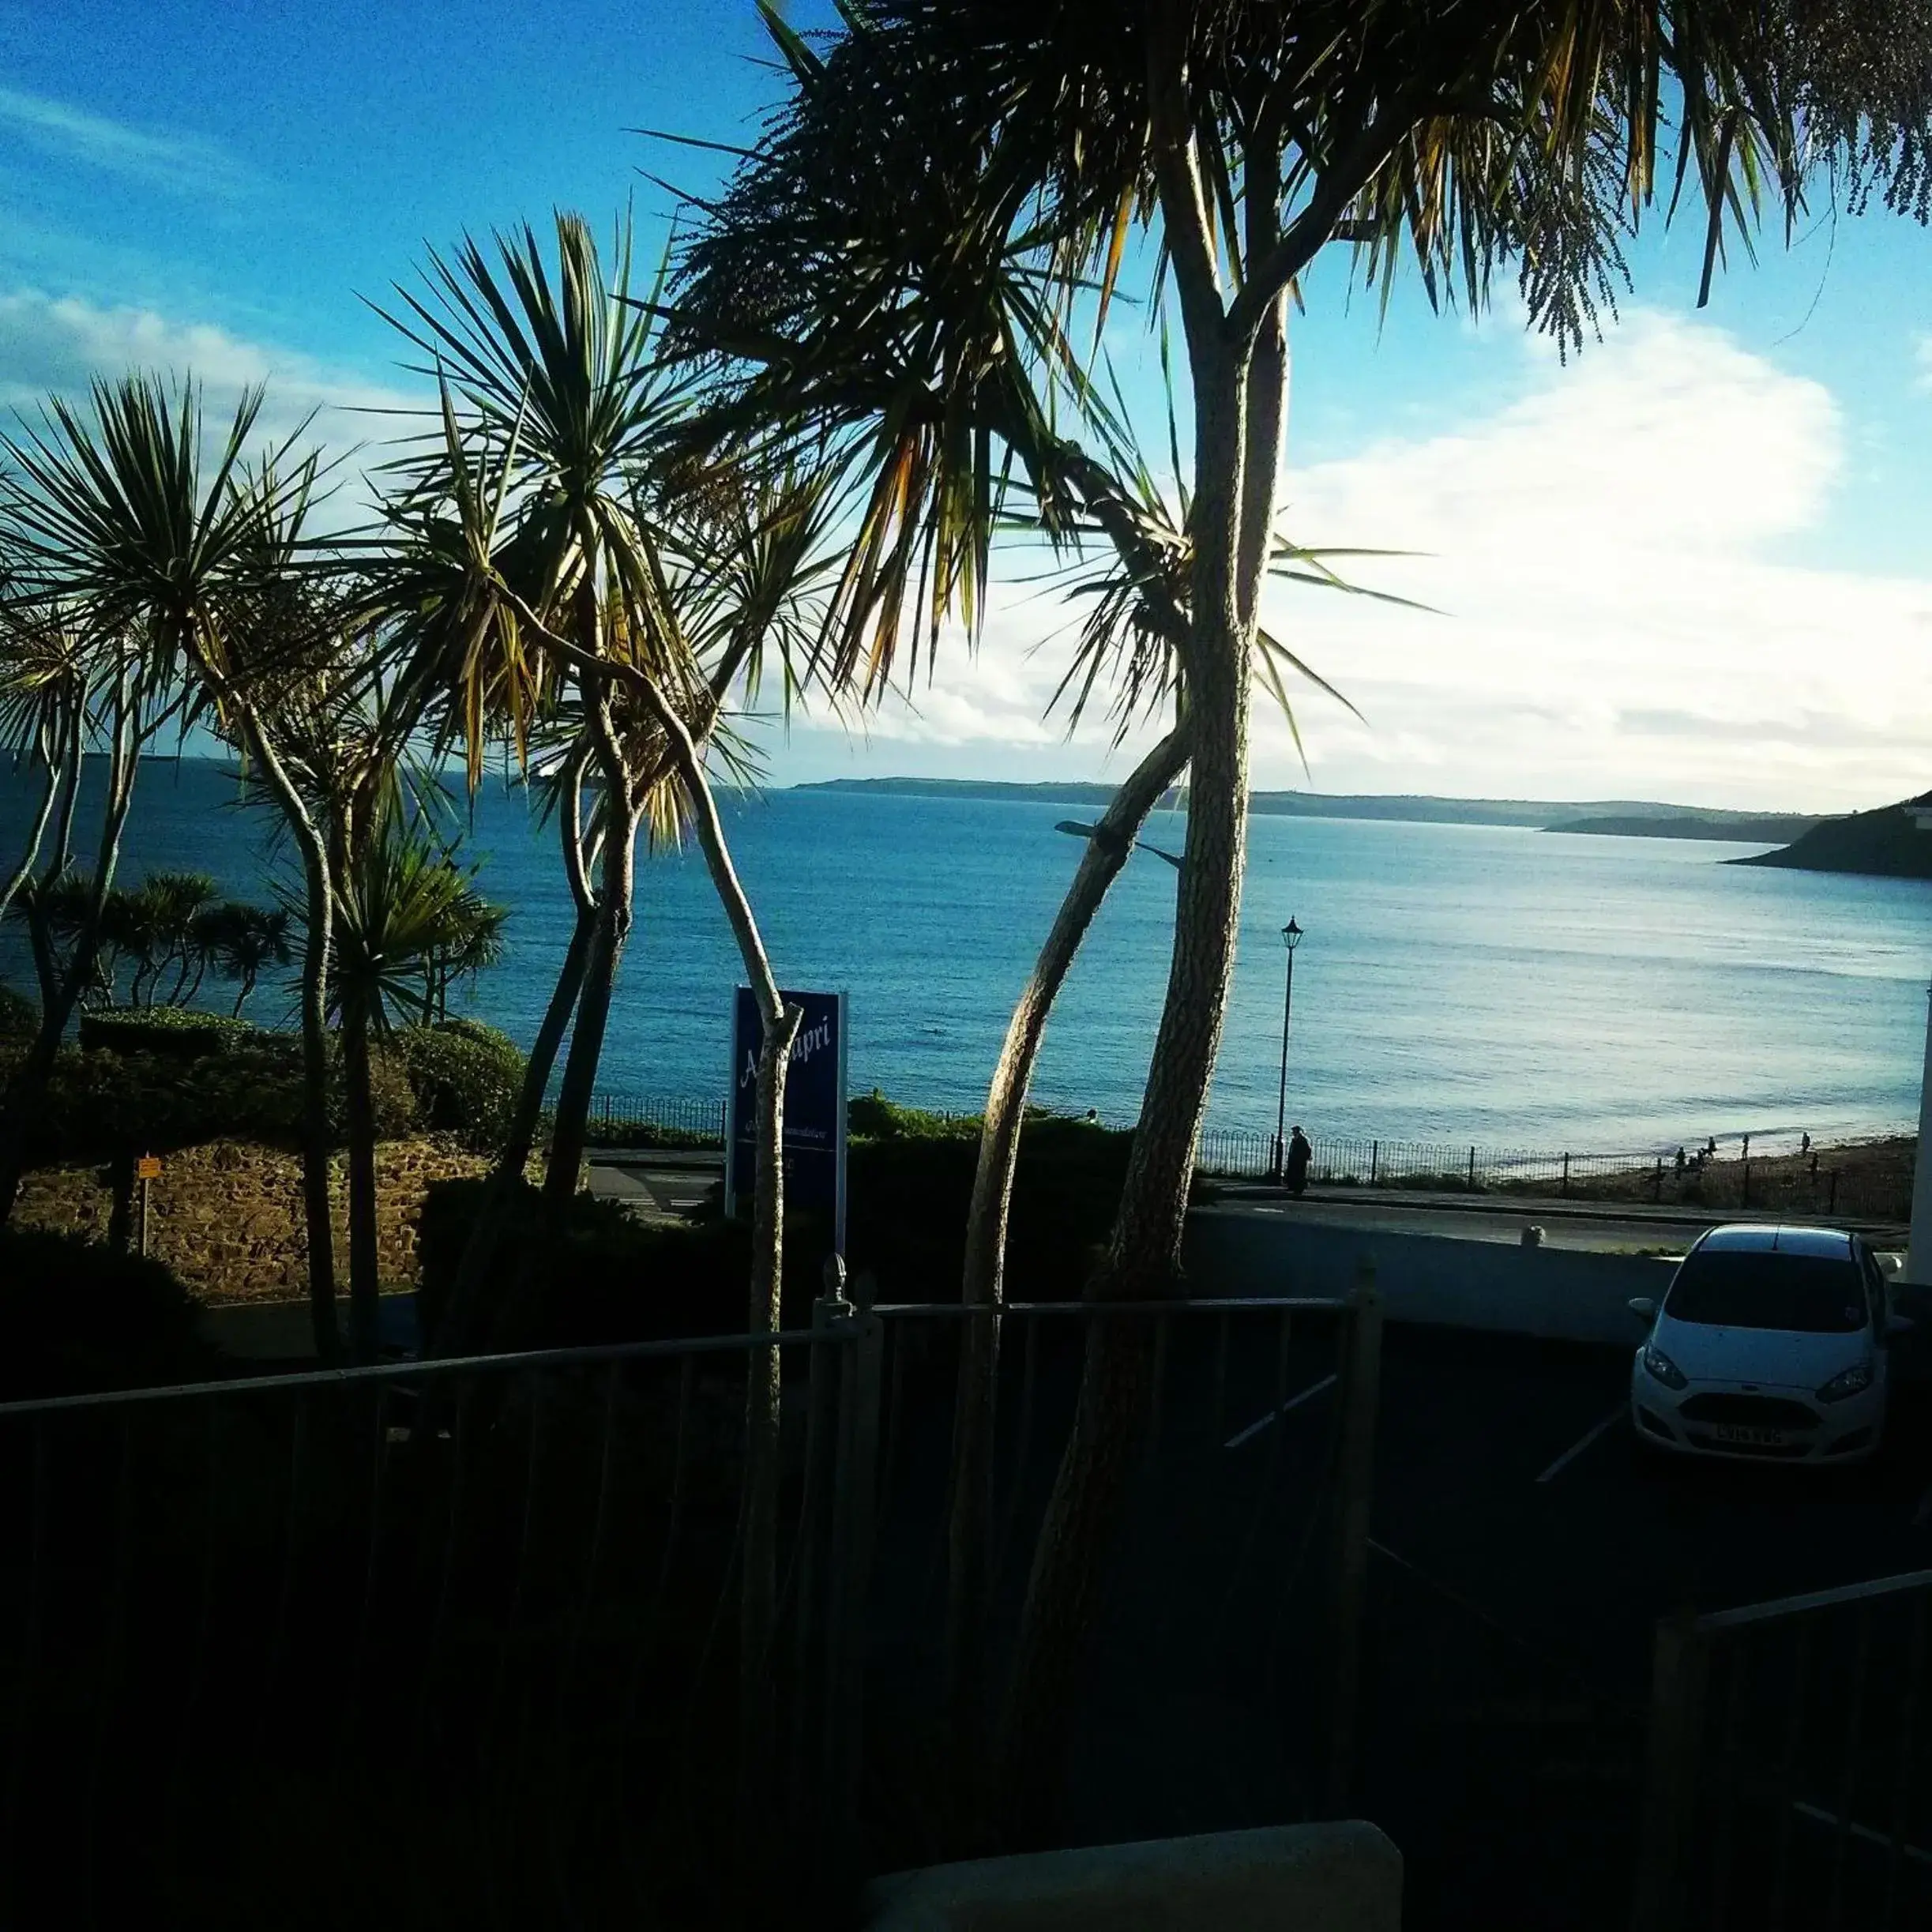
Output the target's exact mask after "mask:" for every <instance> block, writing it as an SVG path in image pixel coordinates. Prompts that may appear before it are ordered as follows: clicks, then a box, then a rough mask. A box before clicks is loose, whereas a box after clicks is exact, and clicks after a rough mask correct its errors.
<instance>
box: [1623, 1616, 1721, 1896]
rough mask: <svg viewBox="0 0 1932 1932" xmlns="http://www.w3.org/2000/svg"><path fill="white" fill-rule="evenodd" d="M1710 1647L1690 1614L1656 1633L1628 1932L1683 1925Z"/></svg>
mask: <svg viewBox="0 0 1932 1932" xmlns="http://www.w3.org/2000/svg"><path fill="white" fill-rule="evenodd" d="M1710 1660H1711V1659H1710V1638H1709V1637H1708V1636H1706V1635H1705V1633H1704V1632H1703V1631H1702V1630H1701V1629H1699V1628H1698V1626H1697V1618H1696V1616H1695V1614H1693V1613H1692V1612H1691V1611H1682V1612H1680V1613H1679V1614H1678V1615H1676V1616H1675V1617H1666V1618H1663V1621H1662V1622H1659V1624H1658V1626H1657V1637H1656V1648H1655V1649H1654V1650H1653V1652H1652V1663H1651V1675H1650V1736H1649V1742H1648V1746H1647V1749H1646V1753H1645V1761H1644V1809H1643V1821H1642V1826H1641V1836H1640V1837H1639V1839H1638V1841H1637V1885H1636V1892H1635V1896H1634V1897H1633V1900H1632V1902H1631V1911H1630V1926H1631V1932H1684V1928H1685V1927H1686V1925H1687V1923H1688V1912H1689V1908H1690V1852H1691V1845H1692V1842H1693V1827H1694V1824H1695V1820H1696V1814H1697V1775H1698V1770H1699V1761H1700V1759H1701V1756H1702V1753H1703V1745H1704V1706H1705V1690H1706V1687H1707V1686H1708V1682H1709V1678H1710Z"/></svg>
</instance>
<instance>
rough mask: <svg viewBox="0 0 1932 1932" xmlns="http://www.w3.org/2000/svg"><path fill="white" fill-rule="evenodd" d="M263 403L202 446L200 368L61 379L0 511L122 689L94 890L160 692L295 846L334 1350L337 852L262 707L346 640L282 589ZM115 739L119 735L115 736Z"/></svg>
mask: <svg viewBox="0 0 1932 1932" xmlns="http://www.w3.org/2000/svg"><path fill="white" fill-rule="evenodd" d="M261 403H262V392H261V390H260V389H249V390H247V391H246V392H244V393H243V394H242V397H241V398H240V399H239V401H238V402H237V404H236V406H235V415H234V416H233V418H232V419H231V422H230V423H229V424H228V426H227V430H226V432H225V433H224V434H223V435H222V436H221V437H220V438H219V439H218V440H216V442H213V443H212V445H209V444H207V443H205V439H204V437H203V433H202V430H203V425H202V416H201V392H200V390H199V389H198V388H197V385H195V384H194V382H193V381H191V380H190V381H187V382H183V383H182V384H181V385H179V387H178V388H177V389H173V390H170V389H169V388H168V387H167V385H165V384H164V383H163V382H161V381H160V378H156V377H152V376H147V375H141V374H135V375H130V376H128V377H126V378H123V379H122V380H121V381H119V382H115V383H107V382H96V383H95V384H94V385H93V388H92V408H91V411H89V412H87V413H86V414H83V413H82V412H80V411H79V410H77V409H76V408H73V406H71V405H70V404H68V403H66V402H65V401H63V400H61V399H59V398H58V397H56V398H55V399H53V400H50V402H49V403H48V404H47V410H46V412H45V415H44V418H43V422H42V424H41V426H40V427H39V428H37V429H36V428H26V429H24V430H22V431H21V434H19V435H17V436H13V437H0V451H4V453H5V454H6V456H7V457H8V458H9V459H10V460H11V463H12V465H13V473H12V474H11V475H10V476H9V478H8V479H7V481H6V502H5V513H6V524H7V526H8V528H9V530H10V532H11V533H12V536H13V545H14V547H15V548H16V550H17V552H18V553H19V554H21V555H23V556H24V558H27V559H28V563H29V565H30V566H31V577H32V584H33V588H34V591H35V593H36V597H37V598H38V600H39V603H38V607H39V608H41V609H43V610H47V611H52V610H55V609H58V610H61V611H66V612H69V613H71V614H73V617H74V618H75V620H76V621H77V622H80V623H81V625H82V626H83V627H84V629H85V633H86V634H87V635H88V636H89V637H92V638H95V639H98V640H100V644H99V645H98V646H97V648H100V649H102V650H103V651H106V652H109V653H110V654H111V661H112V664H113V671H112V675H111V678H109V677H108V676H107V674H103V680H102V682H103V686H106V687H107V688H108V689H110V690H112V691H113V692H114V693H115V697H114V699H113V701H112V705H111V710H112V716H113V718H114V719H115V720H116V722H115V724H113V725H112V727H111V735H112V742H113V743H114V744H115V746H116V747H117V750H115V755H114V757H113V759H112V760H111V766H110V778H109V799H108V810H107V831H106V832H105V833H103V863H100V864H97V865H96V868H95V870H94V874H93V878H94V883H95V886H96V890H97V892H99V893H103V894H104V893H105V892H106V890H107V887H108V886H109V885H111V882H112V871H113V867H112V864H111V858H112V855H113V852H114V851H115V850H118V840H119V834H120V828H121V825H122V821H124V820H125V818H126V810H127V802H126V792H127V791H128V788H129V787H131V784H132V781H133V765H134V762H135V755H136V754H137V750H138V746H139V743H140V742H142V741H143V739H144V737H145V735H146V734H148V733H151V732H152V730H153V729H154V728H156V727H155V724H154V723H153V722H152V719H153V717H154V716H155V714H156V712H157V709H158V708H157V705H156V698H157V696H159V695H160V694H162V693H167V694H170V695H171V698H172V700H173V701H175V702H177V703H179V704H180V705H182V706H183V707H184V708H185V712H186V715H190V716H194V717H197V718H205V720H208V721H209V722H210V723H211V724H213V725H214V726H215V727H216V729H218V730H220V731H222V732H223V733H224V735H227V736H229V737H230V738H231V739H232V741H233V742H235V743H236V744H237V745H238V746H239V747H240V748H241V750H242V752H243V754H244V755H245V756H246V758H247V760H248V761H249V763H250V766H251V768H252V769H253V770H254V772H257V774H258V775H259V776H260V778H261V781H262V783H263V784H265V786H266V787H267V788H268V790H269V792H270V793H271V795H273V798H274V799H275V801H276V805H277V806H278V807H279V809H280V811H281V813H282V815H283V817H284V819H285V821H286V822H287V824H288V829H289V831H290V833H291V836H293V838H294V839H295V843H296V844H297V846H298V848H299V851H300V854H301V858H302V863H303V875H304V881H305V886H306V898H307V903H308V905H309V907H310V911H311V915H312V917H311V919H310V925H309V931H308V938H309V951H308V957H306V960H305V961H304V966H303V994H302V1032H303V1208H304V1213H305V1218H306V1224H307V1235H308V1272H309V1298H310V1314H311V1317H312V1320H313V1322H314V1329H315V1340H316V1348H317V1350H318V1353H319V1354H320V1355H321V1357H322V1358H323V1359H324V1360H325V1361H333V1359H335V1356H336V1351H337V1348H338V1337H337V1334H336V1315H335V1262H334V1251H333V1238H332V1235H331V1233H330V1220H329V1084H328V1066H329V1043H328V1023H327V1017H326V1012H325V969H326V960H327V951H328V948H327V938H328V932H327V927H328V919H329V911H330V906H329V853H328V851H327V850H326V848H325V844H324V843H323V840H322V837H321V833H320V831H319V829H318V827H317V826H316V825H315V823H314V820H313V818H311V817H310V814H309V812H308V810H307V808H306V805H305V804H304V802H303V797H302V795H301V793H300V791H299V789H298V788H297V787H296V785H295V782H294V780H293V779H292V778H291V775H290V774H289V772H288V770H287V769H286V768H285V766H284V762H283V760H282V758H281V756H280V753H279V751H278V750H277V747H276V738H275V732H274V729H273V726H274V724H275V721H276V717H277V716H278V714H279V713H280V712H282V711H284V710H285V709H287V707H288V705H289V704H290V703H291V702H292V698H291V692H295V691H298V690H300V689H301V688H302V686H303V685H304V684H305V682H312V681H313V679H314V678H315V677H316V676H317V675H318V668H317V667H318V663H325V661H326V660H327V657H328V655H329V652H330V651H331V650H332V649H333V648H334V647H335V645H336V643H337V639H336V637H334V636H333V633H330V632H329V630H327V629H326V627H325V626H322V625H320V624H317V623H312V622H310V613H309V611H308V608H307V606H306V603H305V600H303V598H302V597H301V596H299V595H298V594H295V593H294V592H293V585H294V584H295V581H296V580H298V579H299V578H301V577H304V576H305V575H306V570H307V567H308V565H309V563H310V562H311V560H312V559H311V558H310V554H308V552H307V551H306V550H305V547H304V543H303V538H302V536H301V524H302V518H303V513H304V512H305V509H306V505H307V502H308V500H309V496H310V491H311V489H312V487H313V486H314V479H315V475H316V472H315V469H314V466H313V464H301V463H295V462H293V461H292V460H291V451H292V449H293V448H294V445H295V441H296V438H297V437H299V434H301V433H302V432H301V431H300V430H298V431H296V432H295V434H291V437H289V438H288V439H287V440H285V441H284V442H283V443H282V444H281V445H280V446H279V447H278V448H277V449H275V450H274V451H273V452H271V453H270V454H269V456H268V457H266V458H265V460H263V461H262V462H261V466H260V468H258V469H257V470H256V471H254V472H250V471H248V470H246V468H244V465H243V457H244V452H245V450H246V447H247V445H248V443H249V440H250V438H251V436H252V435H253V434H254V430H255V426H256V422H257V418H258V416H259V415H260V412H261ZM123 739H126V742H127V749H126V750H120V749H118V747H119V746H121V743H122V740H123ZM98 916H99V915H98V910H97V911H96V915H95V918H96V921H97V920H98ZM92 953H93V939H92V925H91V924H90V927H89V928H88V931H87V932H86V933H85V934H84V935H83V939H82V943H81V945H80V947H79V949H78V955H77V964H78V956H84V957H85V965H86V967H87V968H88V971H89V972H91V970H92ZM77 990H78V989H77V987H76V989H75V992H74V995H73V996H70V997H69V998H67V999H66V1002H65V1003H64V1004H62V1003H61V1002H46V1003H44V1006H43V1011H44V1019H43V1035H45V1036H47V1040H46V1045H45V1049H44V1053H43V1054H41V1055H40V1056H39V1057H37V1058H36V1056H31V1055H30V1056H29V1058H28V1060H27V1061H26V1062H24V1063H23V1066H22V1069H21V1073H20V1074H19V1075H17V1077H16V1081H15V1089H16V1091H15V1094H14V1095H13V1096H9V1102H8V1108H7V1120H8V1122H13V1121H15V1120H16V1119H17V1118H18V1119H21V1120H24V1112H23V1110H24V1108H25V1107H28V1106H31V1105H33V1104H37V1101H38V1096H39V1092H41V1091H43V1088H44V1084H45V1080H46V1069H51V1066H52V1063H53V1062H52V1056H53V1052H54V1050H55V1047H56V1046H57V1045H58V1039H59V1030H60V1028H61V1027H62V1026H64V1025H65V1024H66V1017H67V1014H68V1013H69V1012H70V1011H71V1008H72V1000H73V997H75V996H77ZM41 1059H44V1062H45V1068H44V1069H40V1067H39V1062H40V1060H41ZM36 1069H39V1070H38V1071H36ZM23 1081H24V1082H26V1084H24V1085H23V1084H22V1082H23ZM20 1133H21V1129H20V1128H18V1127H13V1128H10V1129H9V1132H8V1133H6V1135H5V1136H4V1137H0V1143H3V1144H0V1218H3V1216H4V1213H5V1211H6V1207H7V1206H8V1205H9V1203H10V1202H11V1200H12V1198H13V1193H14V1192H15V1190H16V1189H17V1184H18V1181H17V1175H18V1158H17V1155H16V1154H14V1153H12V1152H9V1151H8V1150H9V1148H12V1147H13V1146H15V1145H18V1144H19V1140H20Z"/></svg>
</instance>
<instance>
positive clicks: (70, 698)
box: [0, 565, 91, 919]
mask: <svg viewBox="0 0 1932 1932" xmlns="http://www.w3.org/2000/svg"><path fill="white" fill-rule="evenodd" d="M17 595H18V587H17V585H16V584H14V582H13V573H12V572H11V571H9V569H6V567H5V566H4V565H0V749H3V750H5V752H6V754H7V756H8V757H9V758H10V759H11V760H12V761H13V765H14V767H15V769H21V767H23V766H32V765H39V768H40V773H41V780H40V796H39V802H38V803H37V804H36V806H35V809H34V814H33V818H32V821H30V822H29V824H28V829H27V836H26V838H25V839H24V840H23V841H22V843H21V854H20V857H19V859H17V862H16V863H15V865H14V867H13V870H12V871H11V872H9V874H7V875H6V879H5V880H4V881H0V919H5V918H6V913H7V908H8V907H9V906H10V905H11V904H13V898H14V895H15V894H16V893H18V892H19V891H20V889H21V887H22V886H23V885H25V884H26V883H27V882H28V880H30V879H32V878H33V877H34V876H35V868H36V866H37V865H38V864H39V860H40V851H41V847H42V844H43V841H44V840H45V839H46V836H47V829H48V827H49V825H50V824H51V825H54V826H55V841H54V856H53V858H52V859H51V864H50V874H51V875H58V874H60V873H62V872H64V871H65V870H66V868H67V866H68V864H69V863H70V860H71V859H72V857H73V814H74V808H75V805H76V803H77V799H78V796H79V792H80V784H81V750H82V748H83V746H84V745H85V742H86V733H87V714H88V694H89V693H88V681H89V678H90V675H91V672H90V667H89V665H88V660H87V655H86V652H85V649H84V648H83V644H82V641H81V637H79V635H78V634H77V632H76V630H75V629H74V627H73V625H72V624H71V623H70V622H66V619H65V615H64V614H63V613H62V612H61V611H59V610H58V609H55V610H52V611H41V610H39V609H36V607H34V606H33V605H32V603H28V604H26V605H24V606H22V605H20V604H17V603H15V602H14V601H13V600H14V598H15V597H16V596H17Z"/></svg>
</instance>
